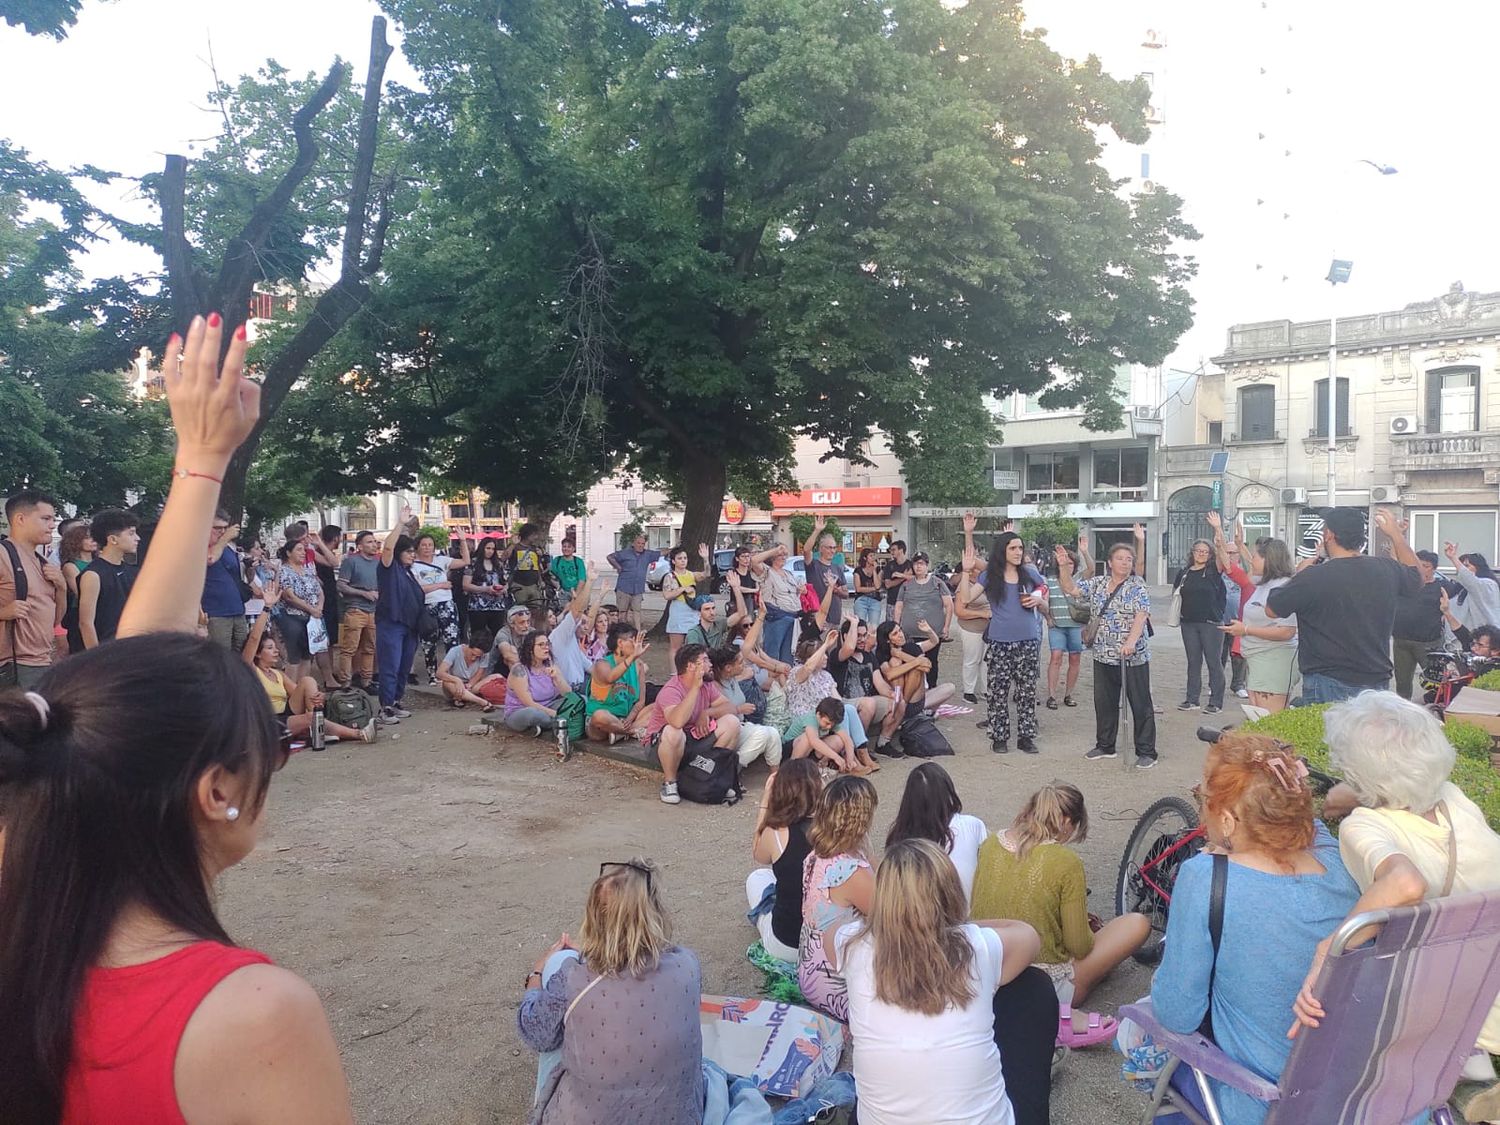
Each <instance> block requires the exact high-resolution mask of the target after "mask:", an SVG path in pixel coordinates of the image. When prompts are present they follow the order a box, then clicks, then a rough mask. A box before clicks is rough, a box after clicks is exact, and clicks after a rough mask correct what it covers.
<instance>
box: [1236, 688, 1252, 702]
mask: <svg viewBox="0 0 1500 1125" xmlns="http://www.w3.org/2000/svg"><path fill="white" fill-rule="evenodd" d="M1234 694H1235V695H1237V696H1239V697H1240V698H1241V699H1249V698H1250V693H1249V692H1248V691H1246V690H1245V689H1244V688H1235V689H1234Z"/></svg>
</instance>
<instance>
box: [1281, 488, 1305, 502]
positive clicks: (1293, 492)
mask: <svg viewBox="0 0 1500 1125" xmlns="http://www.w3.org/2000/svg"><path fill="white" fill-rule="evenodd" d="M1281 502H1282V503H1283V504H1306V503H1307V489H1305V488H1283V489H1282V490H1281Z"/></svg>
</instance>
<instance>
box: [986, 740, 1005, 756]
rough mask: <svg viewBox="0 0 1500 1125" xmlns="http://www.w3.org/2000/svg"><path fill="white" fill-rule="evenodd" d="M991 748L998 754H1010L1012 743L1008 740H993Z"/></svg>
mask: <svg viewBox="0 0 1500 1125" xmlns="http://www.w3.org/2000/svg"><path fill="white" fill-rule="evenodd" d="M990 749H991V750H992V751H994V752H995V753H996V754H1009V753H1010V743H1008V742H1000V741H998V740H996V741H995V742H991V743H990Z"/></svg>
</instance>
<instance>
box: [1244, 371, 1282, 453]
mask: <svg viewBox="0 0 1500 1125" xmlns="http://www.w3.org/2000/svg"><path fill="white" fill-rule="evenodd" d="M1274 440H1276V388H1275V387H1272V386H1269V385H1264V384H1263V385H1260V386H1254V387H1241V388H1240V441H1274Z"/></svg>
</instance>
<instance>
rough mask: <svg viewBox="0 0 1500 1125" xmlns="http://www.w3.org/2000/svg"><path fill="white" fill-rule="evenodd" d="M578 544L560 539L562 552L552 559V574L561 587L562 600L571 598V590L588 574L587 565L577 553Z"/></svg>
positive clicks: (568, 600)
mask: <svg viewBox="0 0 1500 1125" xmlns="http://www.w3.org/2000/svg"><path fill="white" fill-rule="evenodd" d="M577 551H578V544H577V543H575V542H573V540H571V539H564V540H563V541H562V554H561V555H559V556H558V557H557V558H555V559H553V560H552V576H553V577H554V578H556V579H557V584H558V585H559V586H560V587H562V596H563V601H565V602H570V601H572V600H573V591H574V590H576V589H578V587H579V585H580V584H581V583H582V582H583V580H584V579H585V578H587V577H588V576H589V570H588V567H586V566H585V565H584V563H583V560H582V559H580V558H579V557H578V555H577Z"/></svg>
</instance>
